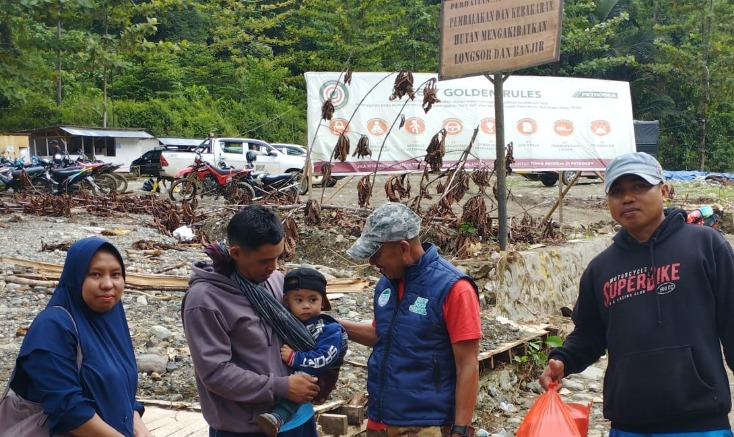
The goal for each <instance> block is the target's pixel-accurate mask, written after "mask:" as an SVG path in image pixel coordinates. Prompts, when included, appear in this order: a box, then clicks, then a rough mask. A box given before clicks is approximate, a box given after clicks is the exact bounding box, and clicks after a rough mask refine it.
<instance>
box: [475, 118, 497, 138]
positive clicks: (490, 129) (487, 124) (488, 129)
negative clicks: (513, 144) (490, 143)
mask: <svg viewBox="0 0 734 437" xmlns="http://www.w3.org/2000/svg"><path fill="white" fill-rule="evenodd" d="M479 128H480V129H481V130H482V132H484V133H485V134H489V135H494V134H495V132H496V130H497V128H496V125H495V124H494V118H483V119H482V121H480V122H479Z"/></svg>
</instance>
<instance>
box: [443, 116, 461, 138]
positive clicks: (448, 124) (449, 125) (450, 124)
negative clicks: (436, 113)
mask: <svg viewBox="0 0 734 437" xmlns="http://www.w3.org/2000/svg"><path fill="white" fill-rule="evenodd" d="M443 128H444V129H446V133H447V134H449V135H458V134H460V133H461V131H462V130H464V124H463V123H462V122H461V120H459V119H458V118H447V119H446V120H444V122H443Z"/></svg>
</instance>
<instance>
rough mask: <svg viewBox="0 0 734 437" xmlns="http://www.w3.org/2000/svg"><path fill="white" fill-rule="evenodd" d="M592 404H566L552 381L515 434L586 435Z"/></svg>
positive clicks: (529, 436) (531, 436) (543, 436)
mask: <svg viewBox="0 0 734 437" xmlns="http://www.w3.org/2000/svg"><path fill="white" fill-rule="evenodd" d="M590 411H591V405H588V406H584V405H581V404H565V403H564V402H563V400H562V399H561V396H560V395H559V394H558V392H557V391H556V384H555V383H551V386H550V387H549V388H548V391H546V392H545V393H543V394H541V395H540V396H538V399H536V400H535V403H534V404H533V406H532V407H530V411H528V414H527V416H525V419H523V421H522V423H521V424H520V427H519V428H518V429H517V432H516V433H515V435H516V436H517V437H549V436H553V437H586V435H587V434H588V429H589V412H590Z"/></svg>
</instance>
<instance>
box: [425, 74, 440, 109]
mask: <svg viewBox="0 0 734 437" xmlns="http://www.w3.org/2000/svg"><path fill="white" fill-rule="evenodd" d="M437 93H438V88H436V78H432V79H431V80H429V81H428V83H427V84H426V86H424V87H423V111H424V112H425V113H428V111H430V110H431V108H432V107H433V105H434V104H436V103H440V102H441V101H440V100H438V97H436V96H437Z"/></svg>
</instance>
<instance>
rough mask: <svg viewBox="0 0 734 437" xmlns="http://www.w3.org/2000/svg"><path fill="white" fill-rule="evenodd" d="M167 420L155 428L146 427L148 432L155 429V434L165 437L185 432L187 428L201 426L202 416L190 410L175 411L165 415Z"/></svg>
mask: <svg viewBox="0 0 734 437" xmlns="http://www.w3.org/2000/svg"><path fill="white" fill-rule="evenodd" d="M167 418H168V419H169V420H168V421H167V422H165V423H164V424H162V425H161V426H156V427H155V429H151V428H148V429H149V430H150V432H153V431H155V435H156V436H160V437H167V436H171V435H174V434H177V433H178V434H181V433H182V432H183V433H184V435H185V434H186V430H188V429H189V428H201V424H202V422H204V417H203V416H202V415H201V414H200V413H193V412H190V411H176V412H174V413H173V415H170V416H168V417H167Z"/></svg>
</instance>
